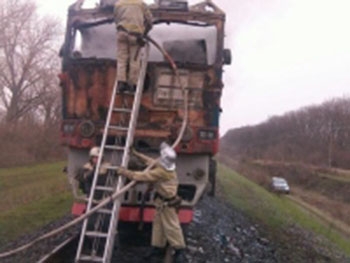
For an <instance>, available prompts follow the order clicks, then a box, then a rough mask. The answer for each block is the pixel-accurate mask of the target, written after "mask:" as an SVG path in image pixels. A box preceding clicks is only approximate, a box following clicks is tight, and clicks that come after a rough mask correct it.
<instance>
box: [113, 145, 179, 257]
mask: <svg viewBox="0 0 350 263" xmlns="http://www.w3.org/2000/svg"><path fill="white" fill-rule="evenodd" d="M135 155H136V156H137V157H139V158H140V159H142V160H143V161H144V162H146V163H147V164H150V163H152V162H154V160H153V159H152V158H150V157H147V156H145V155H142V154H140V153H135ZM160 155H161V158H160V161H159V163H157V165H156V166H155V167H154V168H152V169H151V170H149V171H148V172H134V171H130V170H127V169H125V168H118V171H117V172H118V174H121V175H124V176H126V177H127V178H129V179H131V180H135V181H140V182H150V183H153V185H154V190H155V191H156V198H155V201H154V204H155V207H156V214H155V217H154V221H153V226H152V249H151V251H150V252H149V253H148V254H147V255H146V256H145V257H144V259H145V260H146V261H147V262H154V260H156V259H157V258H159V256H164V255H165V249H166V245H167V244H169V245H170V246H171V247H172V248H173V249H174V251H175V254H174V262H176V263H179V262H181V263H184V262H186V258H185V256H184V249H185V247H186V245H185V240H184V236H183V232H182V229H181V226H180V221H179V218H178V215H177V210H178V208H179V206H180V204H181V198H180V197H179V196H178V195H177V189H178V185H179V181H178V178H177V175H176V172H175V168H176V165H175V161H176V153H175V151H174V150H173V149H172V148H171V147H170V146H169V145H168V144H166V143H162V144H161V147H160Z"/></svg>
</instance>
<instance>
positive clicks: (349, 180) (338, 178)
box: [318, 173, 350, 183]
mask: <svg viewBox="0 0 350 263" xmlns="http://www.w3.org/2000/svg"><path fill="white" fill-rule="evenodd" d="M318 175H319V176H320V177H322V178H327V179H331V180H335V181H338V182H341V183H350V177H345V176H339V175H332V174H325V173H318Z"/></svg>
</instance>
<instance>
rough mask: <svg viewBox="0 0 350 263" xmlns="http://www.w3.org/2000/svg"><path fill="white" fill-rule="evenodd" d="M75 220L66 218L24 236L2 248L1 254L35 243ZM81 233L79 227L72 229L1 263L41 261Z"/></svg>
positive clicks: (2, 260) (0, 249) (0, 260)
mask: <svg viewBox="0 0 350 263" xmlns="http://www.w3.org/2000/svg"><path fill="white" fill-rule="evenodd" d="M72 219H73V217H72V216H70V215H69V216H65V217H64V218H62V219H60V220H57V221H55V222H52V223H51V224H48V225H47V226H45V227H43V228H42V229H40V230H39V231H36V232H35V233H32V234H28V235H24V236H22V237H20V238H18V239H17V240H16V241H14V242H11V243H9V244H7V245H6V246H4V247H1V248H0V251H1V252H5V251H9V250H11V249H14V248H17V247H19V246H22V245H25V244H27V243H29V242H31V241H33V240H34V239H35V238H37V237H40V236H41V235H43V234H46V233H48V232H50V231H52V230H54V229H57V228H58V227H60V226H62V225H64V224H66V223H67V222H69V221H71V220H72ZM78 233H79V226H76V227H73V228H71V229H70V230H69V231H67V232H65V233H62V234H61V235H58V236H55V237H53V238H50V239H47V240H45V241H42V242H39V243H37V244H35V245H34V246H33V247H32V248H30V249H28V250H25V251H23V252H20V253H19V254H17V255H15V256H13V257H9V258H6V259H0V262H1V263H22V262H23V263H32V262H37V261H39V260H40V259H41V258H42V257H43V256H44V255H46V254H47V253H48V252H49V251H51V250H52V249H54V248H55V247H56V246H57V245H59V244H60V243H62V242H63V241H64V240H66V239H68V238H69V237H72V236H74V235H76V234H78Z"/></svg>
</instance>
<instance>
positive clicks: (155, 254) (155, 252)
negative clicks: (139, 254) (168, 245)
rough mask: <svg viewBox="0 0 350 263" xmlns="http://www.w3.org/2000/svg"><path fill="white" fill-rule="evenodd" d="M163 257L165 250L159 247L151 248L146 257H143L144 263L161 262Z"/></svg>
mask: <svg viewBox="0 0 350 263" xmlns="http://www.w3.org/2000/svg"><path fill="white" fill-rule="evenodd" d="M164 255H165V249H164V248H160V247H152V249H151V250H150V251H148V253H147V254H146V255H144V257H143V260H144V262H150V263H156V262H161V260H163V258H164Z"/></svg>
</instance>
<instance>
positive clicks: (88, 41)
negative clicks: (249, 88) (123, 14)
mask: <svg viewBox="0 0 350 263" xmlns="http://www.w3.org/2000/svg"><path fill="white" fill-rule="evenodd" d="M113 2H115V1H101V3H100V5H99V6H98V7H96V8H94V9H82V8H81V7H80V6H81V1H77V3H76V4H73V5H72V6H71V7H70V8H69V13H68V21H67V29H66V35H65V43H64V45H63V47H62V50H61V56H62V72H61V74H60V83H61V87H62V102H63V103H62V105H63V120H62V127H61V140H62V143H63V145H65V146H67V147H68V176H69V180H70V182H71V183H72V184H73V183H74V176H75V173H76V171H77V169H79V167H81V166H82V165H83V164H84V163H85V162H86V161H87V160H88V152H89V149H90V148H91V147H93V146H96V145H97V146H99V145H100V142H101V137H102V133H103V128H104V124H105V119H106V114H107V111H108V107H109V102H110V97H111V93H112V88H113V84H114V81H115V76H116V63H118V61H116V48H117V46H116V29H115V25H114V19H113ZM150 8H151V11H152V14H153V17H154V26H153V29H152V30H151V31H150V33H149V36H150V37H151V38H153V39H154V40H155V41H156V42H158V43H159V45H161V46H162V47H163V48H164V49H165V50H167V52H168V53H169V54H170V55H171V56H172V58H173V59H174V61H175V62H176V64H177V66H178V68H179V74H180V78H181V81H182V84H183V85H184V86H185V87H186V88H187V89H188V90H189V118H188V126H187V128H186V132H185V135H184V137H183V138H182V141H181V143H180V144H179V145H178V147H177V148H176V152H177V154H178V159H177V173H178V176H179V180H180V186H179V195H180V196H181V197H182V198H183V200H184V201H183V203H182V205H183V206H182V208H181V209H180V213H179V215H180V220H181V222H183V223H188V222H190V221H191V219H192V207H193V206H194V205H195V204H196V203H197V202H198V200H199V198H200V197H201V196H202V195H203V193H204V192H205V189H206V187H207V185H208V182H211V183H212V184H214V183H215V168H214V169H213V167H215V165H213V160H212V157H213V156H214V155H215V154H216V153H217V151H218V145H219V115H220V111H221V108H220V97H221V94H222V88H223V83H222V73H223V66H224V64H226V63H229V62H230V56H229V51H228V50H224V22H225V14H224V12H223V11H222V10H220V9H219V8H218V7H217V6H216V5H215V4H214V3H212V2H211V1H206V2H203V3H199V4H197V5H193V6H188V4H187V2H185V1H170V0H168V1H158V3H157V4H154V5H151V6H150ZM128 102H129V103H132V98H130V100H129V101H128ZM118 103H119V104H121V103H122V100H121V99H119V100H118V98H117V101H116V104H118ZM183 109H184V97H183V92H182V90H181V88H180V85H179V84H178V83H177V81H176V79H175V75H174V72H173V71H172V69H171V67H170V66H169V64H168V62H167V61H166V60H165V58H164V57H163V55H162V54H161V53H160V52H159V51H158V50H157V49H156V48H155V47H153V46H152V47H151V50H150V55H149V60H148V68H147V74H146V80H145V84H144V92H143V97H142V102H141V108H140V113H139V118H138V124H137V128H136V134H135V138H134V146H135V148H136V149H137V150H138V151H140V152H143V153H145V154H147V155H150V156H152V155H153V156H155V155H156V154H157V152H158V151H159V145H160V144H161V142H162V141H168V142H170V143H171V142H173V141H175V140H176V138H177V135H178V132H179V129H180V127H181V124H182V120H183V116H184V110H183ZM120 121H121V120H118V119H117V118H115V119H113V120H112V123H113V122H115V123H118V122H120ZM115 136H118V137H120V138H122V139H123V138H125V133H123V132H121V131H116V132H115ZM113 137H114V136H111V137H110V138H108V139H109V140H111V141H112V140H114V138H113ZM145 189H146V186H145V185H142V184H139V185H137V186H136V187H135V188H134V189H132V190H130V191H129V192H128V193H127V194H125V196H124V198H123V202H122V209H121V211H120V220H121V221H138V220H139V216H138V213H139V206H140V204H141V202H142V195H143V192H144V191H145ZM151 201H152V196H151V197H150V198H148V199H147V200H146V209H145V216H144V220H145V221H151V220H152V213H153V212H154V211H153V208H152V206H151Z"/></svg>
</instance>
